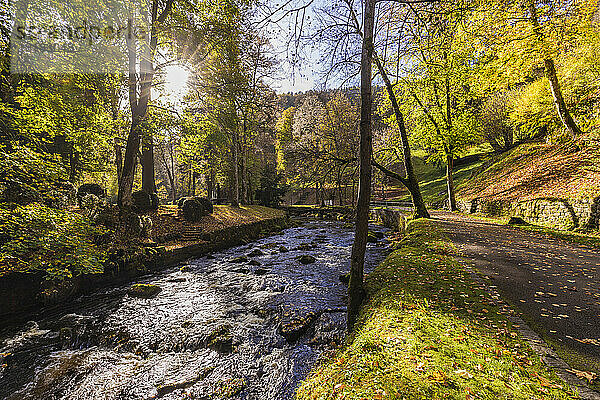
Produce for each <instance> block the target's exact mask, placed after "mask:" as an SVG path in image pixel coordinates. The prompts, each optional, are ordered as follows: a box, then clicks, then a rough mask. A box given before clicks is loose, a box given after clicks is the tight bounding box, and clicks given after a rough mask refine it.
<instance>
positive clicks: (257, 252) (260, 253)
mask: <svg viewBox="0 0 600 400" xmlns="http://www.w3.org/2000/svg"><path fill="white" fill-rule="evenodd" d="M264 255H265V253H264V252H263V251H262V250H261V249H254V250H252V251H251V252H250V253H248V257H258V256H264Z"/></svg>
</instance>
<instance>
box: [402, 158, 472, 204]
mask: <svg viewBox="0 0 600 400" xmlns="http://www.w3.org/2000/svg"><path fill="white" fill-rule="evenodd" d="M482 164H483V163H482V162H481V161H478V162H475V163H472V164H467V165H461V166H460V167H456V169H455V171H454V183H455V185H457V187H458V186H459V185H460V184H461V183H462V182H465V181H467V180H468V179H470V178H471V177H473V175H474V174H475V173H476V172H477V171H478V169H479V168H480V167H481V166H482ZM413 165H414V168H415V173H416V175H417V177H418V179H419V186H420V188H421V194H422V196H423V200H425V202H426V203H439V202H441V201H443V200H445V199H446V197H447V190H448V187H447V184H446V171H445V169H444V168H439V167H436V166H435V165H433V164H427V163H425V161H424V160H423V159H422V158H419V157H414V158H413ZM392 200H400V201H410V195H409V194H408V192H407V191H406V190H402V194H401V195H400V196H398V197H396V198H393V199H392Z"/></svg>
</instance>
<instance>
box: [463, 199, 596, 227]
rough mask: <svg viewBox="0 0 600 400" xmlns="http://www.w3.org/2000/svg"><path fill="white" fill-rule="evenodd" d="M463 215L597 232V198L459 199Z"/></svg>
mask: <svg viewBox="0 0 600 400" xmlns="http://www.w3.org/2000/svg"><path fill="white" fill-rule="evenodd" d="M457 205H458V208H459V210H460V211H462V212H467V213H471V214H472V213H480V214H484V215H488V216H491V217H521V218H523V220H525V221H526V222H528V223H530V224H534V225H541V226H546V227H548V228H553V229H560V230H573V229H582V230H598V221H599V220H600V196H599V197H596V198H595V199H591V198H582V199H579V200H565V199H551V198H541V199H535V200H526V201H509V200H490V199H473V200H459V201H458V202H457Z"/></svg>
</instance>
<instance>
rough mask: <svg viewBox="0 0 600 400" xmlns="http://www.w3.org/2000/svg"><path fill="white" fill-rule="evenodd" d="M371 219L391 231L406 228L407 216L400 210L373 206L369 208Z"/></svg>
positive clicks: (399, 230) (402, 230) (401, 230)
mask: <svg viewBox="0 0 600 400" xmlns="http://www.w3.org/2000/svg"><path fill="white" fill-rule="evenodd" d="M371 219H373V220H375V221H377V222H379V223H381V224H382V225H383V226H385V227H386V228H389V229H391V230H393V231H396V232H404V231H405V230H406V221H407V220H408V217H407V216H406V215H405V214H404V213H403V212H402V211H400V210H394V209H390V208H374V209H372V210H371Z"/></svg>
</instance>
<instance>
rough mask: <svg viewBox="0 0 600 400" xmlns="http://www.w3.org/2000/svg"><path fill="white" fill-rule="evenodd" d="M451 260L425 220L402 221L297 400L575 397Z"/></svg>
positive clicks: (494, 302) (497, 305)
mask: <svg viewBox="0 0 600 400" xmlns="http://www.w3.org/2000/svg"><path fill="white" fill-rule="evenodd" d="M452 254H453V248H452V246H450V245H449V244H448V242H447V240H446V239H445V238H444V237H443V235H442V234H441V233H440V231H439V230H438V228H437V227H436V225H435V222H434V221H430V220H416V221H413V222H411V223H410V225H409V226H408V235H407V236H406V237H405V238H403V239H402V240H401V241H399V243H397V250H395V251H394V252H393V253H392V254H391V255H390V256H389V257H388V258H387V259H386V261H385V262H383V263H382V264H381V265H379V266H378V267H377V269H376V270H375V271H374V272H373V273H371V274H369V276H368V278H367V291H368V300H367V302H366V303H365V305H364V306H363V308H362V311H361V316H360V320H359V323H358V325H357V327H356V329H355V331H354V332H353V333H352V334H351V335H350V336H349V337H348V338H347V341H346V344H345V345H344V346H343V347H342V348H340V349H339V350H338V351H336V352H334V353H331V354H330V355H329V356H327V357H324V358H323V360H322V362H321V364H320V365H319V366H318V367H316V368H315V369H314V370H313V371H312V372H311V373H310V375H309V376H308V378H307V379H306V380H305V381H304V383H303V384H302V385H301V386H300V387H299V389H298V392H297V397H298V399H299V400H305V399H406V400H410V399H462V400H464V399H476V398H497V399H535V398H546V399H575V398H578V396H577V395H576V393H575V392H574V391H573V390H571V389H570V388H569V387H568V385H566V384H565V383H564V382H562V381H561V380H560V379H559V378H558V377H557V376H556V375H555V373H554V372H553V371H551V370H549V369H548V368H547V367H546V366H545V364H544V363H543V362H542V361H541V360H540V357H539V356H537V355H536V354H535V353H534V352H533V350H532V349H531V348H530V347H529V346H528V345H527V344H526V343H525V342H524V341H523V340H521V339H520V337H519V335H518V333H517V331H516V330H515V328H514V327H513V326H512V325H511V323H510V322H509V319H508V318H507V314H509V313H510V312H511V310H510V309H509V308H508V307H507V306H506V305H505V304H503V303H502V302H500V300H499V299H497V298H493V297H492V296H490V295H489V294H488V293H487V291H486V290H484V288H483V287H481V285H479V284H477V283H476V282H475V281H474V280H472V278H471V275H470V274H469V272H468V271H466V270H465V269H464V268H463V266H461V265H460V264H459V263H457V262H456V261H455V260H454V259H453V258H452Z"/></svg>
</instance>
